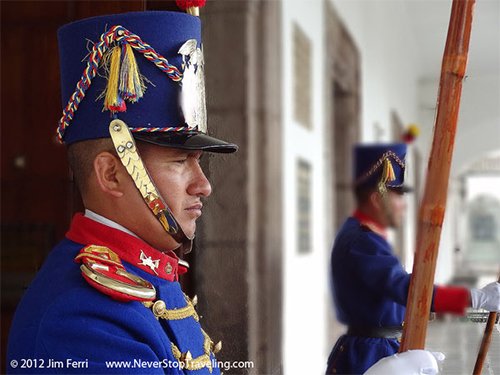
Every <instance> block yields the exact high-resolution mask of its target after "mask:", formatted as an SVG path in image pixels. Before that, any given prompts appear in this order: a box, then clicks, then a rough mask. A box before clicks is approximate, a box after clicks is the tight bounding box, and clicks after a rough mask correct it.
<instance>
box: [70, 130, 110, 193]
mask: <svg viewBox="0 0 500 375" xmlns="http://www.w3.org/2000/svg"><path fill="white" fill-rule="evenodd" d="M101 152H109V153H111V154H113V155H116V152H115V148H114V146H113V141H112V140H111V138H100V139H91V140H87V141H81V142H76V143H73V144H71V145H69V146H68V163H69V167H70V168H71V171H72V172H73V180H74V182H75V184H76V186H77V187H78V190H79V191H80V194H82V195H83V194H85V193H86V191H87V180H88V178H89V177H90V175H91V174H92V171H93V170H94V159H95V157H96V156H97V155H99V154H100V153H101Z"/></svg>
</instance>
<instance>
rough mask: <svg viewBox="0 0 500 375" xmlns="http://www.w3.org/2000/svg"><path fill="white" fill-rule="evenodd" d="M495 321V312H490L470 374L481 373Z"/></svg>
mask: <svg viewBox="0 0 500 375" xmlns="http://www.w3.org/2000/svg"><path fill="white" fill-rule="evenodd" d="M498 282H499V283H500V276H499V277H498ZM496 321H497V313H496V312H490V314H489V316H488V321H487V322H486V328H485V329H484V334H483V340H482V341H481V347H480V348H479V353H477V358H476V364H475V365H474V371H473V372H472V375H481V371H483V365H484V360H485V359H486V354H488V349H489V348H490V343H491V334H492V333H493V328H495V323H496Z"/></svg>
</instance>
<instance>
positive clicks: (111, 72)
mask: <svg viewBox="0 0 500 375" xmlns="http://www.w3.org/2000/svg"><path fill="white" fill-rule="evenodd" d="M120 50H121V47H113V49H112V50H111V57H109V56H108V57H107V59H106V60H108V59H109V60H110V61H109V67H108V84H107V86H106V91H105V96H104V109H105V110H106V109H107V110H109V111H111V112H124V111H126V109H127V106H126V105H125V102H124V101H123V99H122V98H121V97H120V96H119V94H118V84H119V76H120V60H121V52H120Z"/></svg>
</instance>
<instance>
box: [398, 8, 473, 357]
mask: <svg viewBox="0 0 500 375" xmlns="http://www.w3.org/2000/svg"><path fill="white" fill-rule="evenodd" d="M473 6H474V0H453V5H452V8H451V17H450V24H449V27H448V36H447V39H446V47H445V50H444V55H443V62H442V66H441V78H440V82H439V94H438V100H437V116H436V124H435V126H434V139H433V142H432V149H431V154H430V158H429V164H428V167H427V168H428V170H427V180H426V184H425V190H424V196H423V200H422V203H421V206H420V210H419V221H418V229H417V246H416V253H415V260H414V264H413V272H412V277H411V281H410V290H409V294H408V303H407V308H406V315H405V323H404V327H403V338H402V343H401V348H400V351H401V352H402V351H406V350H410V349H423V348H424V345H425V336H426V333H427V321H428V318H429V311H430V308H431V299H432V292H433V284H434V272H435V269H436V259H437V255H438V247H439V238H440V235H441V226H442V224H443V218H444V212H445V205H446V195H447V190H448V178H449V175H450V165H451V159H452V155H453V145H454V143H455V132H456V128H457V118H458V110H459V107H460V95H461V92H462V80H463V78H464V74H465V68H466V65H467V54H468V50H469V39H470V31H471V24H472V11H473Z"/></svg>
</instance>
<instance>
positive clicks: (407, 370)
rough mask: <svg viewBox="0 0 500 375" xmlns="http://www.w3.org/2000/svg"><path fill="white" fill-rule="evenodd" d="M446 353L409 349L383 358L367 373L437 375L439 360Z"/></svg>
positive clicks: (369, 374)
mask: <svg viewBox="0 0 500 375" xmlns="http://www.w3.org/2000/svg"><path fill="white" fill-rule="evenodd" d="M444 358H445V357H444V354H443V353H438V352H429V351H427V350H409V351H407V352H404V353H398V354H394V355H392V356H390V357H385V358H382V359H381V360H380V361H378V362H377V363H375V364H374V365H373V366H372V367H370V368H369V369H368V371H366V372H365V375H436V374H437V373H438V372H439V367H438V361H442V360H444Z"/></svg>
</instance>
